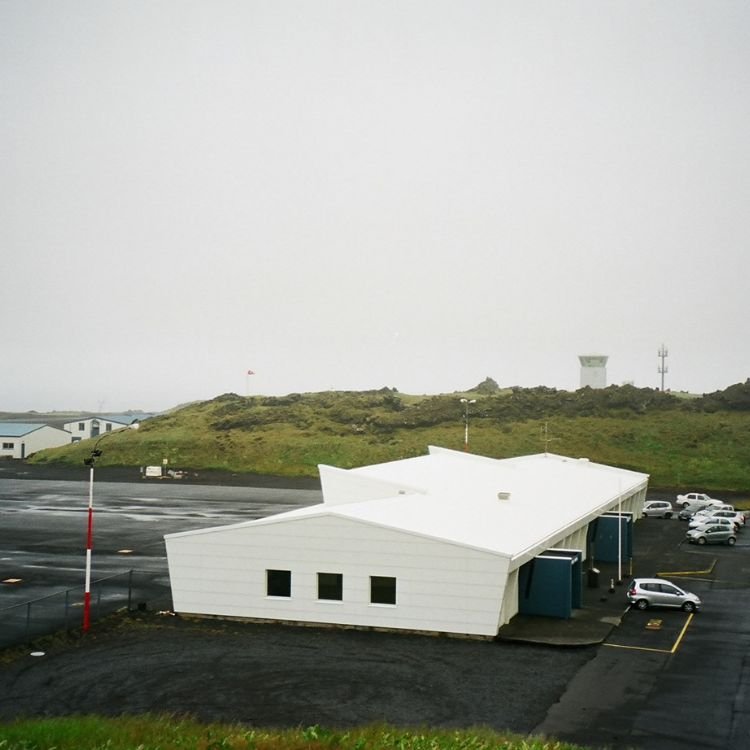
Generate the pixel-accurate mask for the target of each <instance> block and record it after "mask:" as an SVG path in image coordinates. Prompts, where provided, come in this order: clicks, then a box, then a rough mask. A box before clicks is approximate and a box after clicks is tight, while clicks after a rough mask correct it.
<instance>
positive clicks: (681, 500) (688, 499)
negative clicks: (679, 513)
mask: <svg viewBox="0 0 750 750" xmlns="http://www.w3.org/2000/svg"><path fill="white" fill-rule="evenodd" d="M721 504H722V503H721V500H714V498H712V497H709V496H708V495H706V493H705V492H687V493H686V494H684V495H677V505H679V506H680V507H681V508H682V509H683V510H688V509H690V510H692V511H693V512H694V513H695V512H696V511H699V510H701V509H702V508H705V507H706V506H707V505H721Z"/></svg>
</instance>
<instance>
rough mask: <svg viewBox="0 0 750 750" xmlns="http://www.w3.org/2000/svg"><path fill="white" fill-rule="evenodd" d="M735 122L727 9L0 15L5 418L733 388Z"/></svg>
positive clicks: (6, 9)
mask: <svg viewBox="0 0 750 750" xmlns="http://www.w3.org/2000/svg"><path fill="white" fill-rule="evenodd" d="M749 115H750V3H747V2H745V0H742V1H739V0H738V1H736V2H728V1H723V0H705V1H704V2H694V1H693V2H691V1H690V0H674V1H672V0H659V1H658V2H651V1H649V2H643V1H641V2H638V1H637V0H636V1H633V0H627V2H625V1H623V2H601V1H600V0H595V1H592V2H575V1H574V0H566V1H565V2H563V1H562V0H560V1H557V0H555V1H554V2H553V1H552V0H550V1H548V2H541V1H540V2H530V1H529V0H515V1H513V2H502V1H498V0H494V1H492V2H490V1H488V2H478V1H474V2H471V1H466V0H462V2H439V1H436V0H429V1H424V2H422V1H420V0H413V1H412V2H407V1H405V0H399V1H398V2H396V1H393V2H389V1H388V0H378V1H377V2H376V1H375V0H372V1H371V2H353V1H351V0H348V1H343V0H342V1H341V2H335V1H333V2H315V1H309V0H307V1H301V0H300V1H299V2H283V0H269V1H268V2H256V1H254V0H237V1H236V2H231V1H229V0H212V2H205V1H201V2H189V1H186V0H180V1H179V2H178V1H177V0H161V1H159V2H151V1H150V0H149V1H148V2H147V1H143V2H139V1H138V0H127V1H125V0H122V1H120V2H112V1H108V0H50V1H49V2H40V1H39V0H0V252H1V253H2V273H3V284H2V295H0V313H2V321H3V325H2V329H0V330H1V331H2V332H1V333H0V351H1V352H2V361H3V367H2V373H3V375H2V379H1V380H0V410H2V409H14V410H27V409H36V410H40V411H41V410H46V409H70V408H80V409H91V410H97V409H106V410H110V411H116V410H122V409H127V408H143V409H148V410H156V409H162V408H168V407H170V406H173V405H175V404H178V403H182V402H185V401H188V400H193V399H208V398H213V397H214V396H216V395H218V394H220V393H224V392H226V391H235V392H237V393H245V392H246V388H247V387H248V383H249V388H250V391H251V392H253V393H266V394H282V393H289V392H293V391H314V390H327V389H355V390H359V389H367V388H380V387H382V386H395V387H396V388H398V389H399V390H400V391H404V392H409V393H436V392H449V391H454V390H461V389H464V388H468V387H470V386H473V385H475V384H476V383H478V382H480V381H481V380H483V379H484V378H485V377H486V376H491V377H493V378H495V380H497V381H498V383H500V385H503V386H508V385H521V386H535V385H548V386H552V387H556V388H569V389H573V388H576V387H577V386H578V383H579V365H578V359H577V355H579V354H586V353H603V354H608V355H609V357H610V360H609V365H608V381H609V382H610V383H621V382H624V381H634V382H635V384H636V385H639V386H657V385H658V384H659V375H658V373H657V366H658V364H659V362H658V358H657V350H658V348H659V346H660V345H661V343H662V342H664V343H666V344H667V346H668V348H669V352H670V354H669V358H668V359H667V364H668V366H669V373H668V374H667V376H666V383H667V386H669V387H672V388H673V389H676V390H689V391H693V392H706V391H712V390H716V389H719V388H724V387H726V386H727V385H730V384H732V383H735V382H738V381H744V380H745V379H746V378H747V377H748V376H750V336H749V335H748V333H747V327H748V320H749V319H750V314H749V313H748V311H749V310H750V302H749V300H750V294H749V293H748V279H750V253H749V252H748V246H749V245H750V243H749V242H748V240H749V239H750V217H749V214H748V207H749V206H750V182H749V175H750V141H749V139H748V132H750V127H749V123H750V117H749ZM248 369H252V370H254V371H255V373H256V374H255V375H254V376H252V377H249V378H248V377H247V376H246V374H245V373H246V372H247V370H248Z"/></svg>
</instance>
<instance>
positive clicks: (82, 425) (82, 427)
mask: <svg viewBox="0 0 750 750" xmlns="http://www.w3.org/2000/svg"><path fill="white" fill-rule="evenodd" d="M85 429H86V425H85V424H84V423H83V422H79V423H78V432H83V431H84V430H85Z"/></svg>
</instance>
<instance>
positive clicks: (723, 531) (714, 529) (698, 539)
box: [686, 523, 737, 546]
mask: <svg viewBox="0 0 750 750" xmlns="http://www.w3.org/2000/svg"><path fill="white" fill-rule="evenodd" d="M686 538H687V540H688V541H689V542H690V543H691V544H728V545H730V546H732V545H734V544H735V543H736V542H737V537H736V535H735V530H734V528H733V527H732V526H727V525H725V524H713V523H707V524H704V525H703V526H698V528H696V529H690V531H688V533H687V536H686Z"/></svg>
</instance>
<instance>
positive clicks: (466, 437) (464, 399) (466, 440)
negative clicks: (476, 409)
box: [460, 398, 477, 451]
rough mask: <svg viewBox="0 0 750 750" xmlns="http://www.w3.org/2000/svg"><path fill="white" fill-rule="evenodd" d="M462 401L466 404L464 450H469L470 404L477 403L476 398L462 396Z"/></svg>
mask: <svg viewBox="0 0 750 750" xmlns="http://www.w3.org/2000/svg"><path fill="white" fill-rule="evenodd" d="M460 401H461V403H462V404H463V405H464V407H465V408H464V450H465V451H468V450H469V404H476V402H477V400H476V399H475V398H471V399H469V398H462V399H460Z"/></svg>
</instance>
